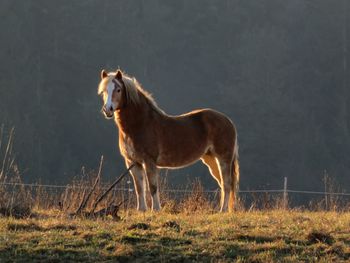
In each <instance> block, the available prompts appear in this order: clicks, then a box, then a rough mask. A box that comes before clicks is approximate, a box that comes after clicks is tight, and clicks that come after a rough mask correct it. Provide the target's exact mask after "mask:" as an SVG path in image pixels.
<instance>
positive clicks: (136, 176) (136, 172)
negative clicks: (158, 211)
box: [126, 161, 147, 211]
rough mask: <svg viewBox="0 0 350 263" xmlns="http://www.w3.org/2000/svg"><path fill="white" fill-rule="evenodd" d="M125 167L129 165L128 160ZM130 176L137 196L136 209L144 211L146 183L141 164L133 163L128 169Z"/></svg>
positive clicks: (145, 207)
mask: <svg viewBox="0 0 350 263" xmlns="http://www.w3.org/2000/svg"><path fill="white" fill-rule="evenodd" d="M126 165H127V167H129V166H130V165H131V163H130V162H128V161H127V162H126ZM130 173H131V175H132V178H133V180H134V187H135V192H136V197H137V210H138V211H146V210H147V202H146V199H145V195H146V192H145V190H146V183H145V180H146V178H145V174H144V169H143V167H142V165H140V164H135V166H134V167H133V168H132V169H131V170H130Z"/></svg>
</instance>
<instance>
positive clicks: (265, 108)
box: [0, 0, 350, 190]
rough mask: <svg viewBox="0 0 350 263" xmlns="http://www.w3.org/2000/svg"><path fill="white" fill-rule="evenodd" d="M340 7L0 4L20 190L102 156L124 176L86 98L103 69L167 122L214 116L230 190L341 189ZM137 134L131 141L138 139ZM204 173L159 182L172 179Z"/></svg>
mask: <svg viewBox="0 0 350 263" xmlns="http://www.w3.org/2000/svg"><path fill="white" fill-rule="evenodd" d="M348 14H350V3H348V2H347V0H341V1H331V0H310V1H305V0H293V1H278V0H261V1H245V0H240V1H228V0H227V1H209V0H197V1H188V0H178V1H163V0H157V1H156V0H153V1H145V0H141V1H97V0H92V1H67V0H65V1H44V0H35V1H32V0H27V1H13V0H2V1H1V2H0V17H1V23H0V36H1V41H0V123H5V124H6V126H7V127H11V126H15V128H16V138H15V140H16V143H15V149H16V152H17V153H18V154H17V155H18V156H17V160H18V162H19V164H20V168H21V170H22V171H23V177H24V180H25V181H38V180H41V181H44V182H50V183H64V182H68V181H70V180H71V179H72V177H73V176H74V175H75V174H77V173H78V172H79V170H80V168H81V166H83V165H84V166H86V167H88V168H95V167H97V166H98V162H99V156H100V155H101V154H104V155H105V160H106V167H105V175H104V176H106V177H109V178H112V177H115V176H116V175H117V174H118V173H119V172H121V171H122V170H123V169H124V163H123V160H122V159H121V157H120V154H119V150H118V148H117V131H116V127H115V125H114V124H113V122H112V121H109V122H108V121H106V120H105V119H104V118H103V116H102V114H100V112H99V111H100V108H101V106H102V105H101V100H100V98H99V97H98V96H97V95H96V89H97V84H98V82H99V74H100V71H101V69H102V68H105V69H107V70H115V69H117V68H118V67H120V68H121V69H123V70H125V71H126V72H127V73H129V74H131V75H133V76H135V77H136V78H137V79H138V80H139V81H140V82H141V83H142V85H143V87H144V88H145V89H146V90H148V91H150V92H151V93H152V94H153V95H154V97H155V99H156V101H157V102H158V105H159V106H160V107H161V108H162V109H164V110H165V111H166V112H167V113H169V114H179V113H183V112H185V111H189V110H192V109H195V108H200V107H211V108H214V109H217V110H219V111H222V112H224V113H226V114H227V115H228V116H230V117H231V118H232V119H233V121H234V122H235V123H236V126H237V128H238V132H239V143H240V160H241V189H246V188H251V189H252V188H258V187H259V188H262V187H266V188H276V187H277V188H281V187H282V184H283V177H284V176H287V177H288V179H289V186H290V187H291V188H298V189H313V190H322V189H323V184H322V178H323V174H324V171H325V170H326V171H327V173H328V174H329V175H330V176H332V177H334V178H336V180H337V181H338V182H339V183H341V186H342V187H343V188H344V189H348V190H349V187H350V176H349V168H350V162H349V156H350V133H349V128H350V123H349V122H350V107H349V99H350V89H349V69H348V60H349V50H350V47H349V41H348V38H349V36H350V32H349V28H350V18H348V17H347V15H348ZM140 132H142V131H140ZM180 174H182V175H185V174H191V177H194V176H198V177H202V178H203V179H202V180H203V182H204V183H205V185H206V186H207V187H208V188H211V189H213V188H215V187H216V183H215V182H214V180H212V179H211V178H210V176H209V173H208V171H207V170H206V168H205V167H204V166H201V165H199V164H198V165H195V166H193V167H192V168H189V169H185V170H181V171H178V172H170V178H175V177H176V178H177V179H176V180H177V181H178V182H180V181H181V180H182V182H183V181H186V180H188V179H187V177H186V176H178V175H180Z"/></svg>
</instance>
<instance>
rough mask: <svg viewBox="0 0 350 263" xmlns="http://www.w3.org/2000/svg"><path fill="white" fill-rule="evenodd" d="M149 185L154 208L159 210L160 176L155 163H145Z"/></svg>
mask: <svg viewBox="0 0 350 263" xmlns="http://www.w3.org/2000/svg"><path fill="white" fill-rule="evenodd" d="M145 170H146V175H147V179H148V186H149V190H150V192H151V197H152V210H154V211H159V210H160V209H161V206H160V200H159V187H158V181H159V180H158V177H159V170H158V168H157V167H156V166H155V165H153V164H145Z"/></svg>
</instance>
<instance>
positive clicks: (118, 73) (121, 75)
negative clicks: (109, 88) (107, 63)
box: [115, 69, 123, 80]
mask: <svg viewBox="0 0 350 263" xmlns="http://www.w3.org/2000/svg"><path fill="white" fill-rule="evenodd" d="M115 78H116V79H118V80H123V73H122V71H121V70H120V69H118V70H117V74H116V75H115Z"/></svg>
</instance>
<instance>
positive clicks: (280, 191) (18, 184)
mask: <svg viewBox="0 0 350 263" xmlns="http://www.w3.org/2000/svg"><path fill="white" fill-rule="evenodd" d="M1 184H2V185H9V186H24V187H32V188H33V187H41V188H48V189H50V188H61V189H67V188H69V189H79V188H82V187H79V186H70V185H53V184H37V183H11V182H4V183H1ZM84 188H86V187H84ZM102 189H103V190H106V189H108V187H102ZM114 190H118V191H129V192H133V191H134V189H133V188H132V187H130V188H125V187H119V188H118V187H116V188H114ZM162 191H164V192H171V193H191V192H192V190H187V189H184V190H182V189H162ZM203 192H204V193H208V194H210V193H217V192H220V189H219V188H218V189H216V190H203ZM238 192H239V193H299V194H316V195H333V196H350V193H347V192H322V191H305V190H293V189H255V190H238Z"/></svg>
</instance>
